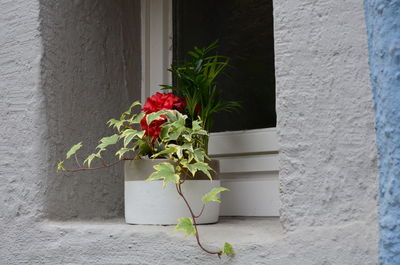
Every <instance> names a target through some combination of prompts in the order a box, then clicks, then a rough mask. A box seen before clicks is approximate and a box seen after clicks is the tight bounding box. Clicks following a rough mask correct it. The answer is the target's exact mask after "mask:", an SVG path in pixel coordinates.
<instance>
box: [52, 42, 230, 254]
mask: <svg viewBox="0 0 400 265" xmlns="http://www.w3.org/2000/svg"><path fill="white" fill-rule="evenodd" d="M215 45H216V43H213V44H212V45H210V46H208V47H206V48H203V49H199V48H195V49H194V51H191V52H190V53H189V54H190V55H191V57H192V60H191V61H190V62H188V63H185V64H182V65H180V66H172V67H171V69H170V71H171V72H172V73H173V75H174V77H175V79H176V80H177V82H176V86H163V88H164V89H171V90H173V91H175V92H176V94H177V95H175V94H173V93H172V92H169V93H165V94H164V93H156V94H155V95H153V96H152V97H149V98H148V99H147V101H146V103H145V104H144V106H143V107H142V108H141V111H135V109H136V108H139V106H140V105H141V104H140V103H139V102H134V103H133V104H132V105H131V106H130V107H129V109H128V110H127V111H125V112H124V113H122V115H121V116H120V118H119V119H111V120H109V121H108V125H109V126H110V127H113V128H114V129H115V130H116V133H115V134H113V135H111V136H108V137H104V138H102V139H101V140H100V143H99V145H98V146H97V147H96V152H94V153H93V154H90V155H89V156H88V157H87V158H86V159H85V160H84V161H83V163H80V162H79V160H78V157H77V155H76V154H77V151H78V150H79V149H81V147H82V143H78V144H76V145H74V146H73V147H72V148H71V149H70V150H69V151H68V152H67V154H66V159H70V158H72V157H73V158H75V162H76V164H77V166H78V167H77V168H75V169H69V168H67V167H65V166H64V161H60V162H59V164H58V170H62V171H67V172H76V171H84V170H97V169H101V168H107V167H111V166H114V165H116V164H117V163H120V162H122V161H124V163H125V165H124V171H125V218H126V221H127V223H132V224H176V227H175V230H181V231H184V232H185V235H194V236H195V237H196V240H197V243H198V245H199V247H200V248H201V249H202V250H204V251H206V252H207V253H209V254H216V255H218V256H220V255H222V254H227V255H229V254H233V249H232V246H231V245H230V244H229V243H225V245H224V247H223V248H222V249H220V250H217V251H210V250H208V249H206V248H204V247H203V246H202V244H201V242H200V238H199V232H198V228H197V225H198V224H204V223H215V222H217V221H218V216H219V204H218V203H219V202H220V198H219V194H220V193H221V192H222V191H226V190H227V189H226V188H223V187H220V182H219V180H218V179H217V173H218V170H219V163H218V161H213V160H211V159H210V158H209V157H208V154H207V150H208V132H209V129H210V128H211V124H212V114H213V113H215V112H217V111H220V110H229V109H232V108H234V107H236V106H238V104H237V103H236V102H223V101H221V99H220V98H219V91H218V90H217V87H216V83H215V78H216V77H217V76H218V75H219V74H220V73H221V72H222V70H223V69H224V68H225V67H226V65H227V64H228V59H227V58H226V57H221V56H217V55H215V56H209V55H208V53H209V52H210V51H211V50H212V49H214V48H215ZM116 144H120V145H121V146H120V149H119V150H118V151H117V152H116V154H115V155H116V156H117V157H118V159H117V160H116V162H113V163H106V162H104V161H103V159H102V154H103V152H105V151H106V150H107V148H108V147H109V146H111V145H116ZM94 160H99V161H101V163H102V165H100V166H95V167H93V166H92V163H93V161H94ZM178 198H181V200H178Z"/></svg>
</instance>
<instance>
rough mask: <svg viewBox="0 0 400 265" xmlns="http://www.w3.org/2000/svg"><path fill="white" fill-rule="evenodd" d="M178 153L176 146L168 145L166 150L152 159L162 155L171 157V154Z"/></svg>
mask: <svg viewBox="0 0 400 265" xmlns="http://www.w3.org/2000/svg"><path fill="white" fill-rule="evenodd" d="M177 151H178V149H177V148H176V145H168V146H166V147H165V149H164V150H162V151H160V152H158V153H156V154H154V155H153V156H152V157H151V158H156V157H159V156H161V155H170V154H173V153H176V152H177Z"/></svg>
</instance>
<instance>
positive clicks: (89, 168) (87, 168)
mask: <svg viewBox="0 0 400 265" xmlns="http://www.w3.org/2000/svg"><path fill="white" fill-rule="evenodd" d="M126 160H134V159H131V158H122V159H121V160H118V161H116V162H114V163H111V164H104V165H103V166H100V167H80V168H76V169H65V171H66V172H78V171H87V170H97V169H103V168H108V167H112V166H115V165H116V164H118V163H121V162H122V161H126Z"/></svg>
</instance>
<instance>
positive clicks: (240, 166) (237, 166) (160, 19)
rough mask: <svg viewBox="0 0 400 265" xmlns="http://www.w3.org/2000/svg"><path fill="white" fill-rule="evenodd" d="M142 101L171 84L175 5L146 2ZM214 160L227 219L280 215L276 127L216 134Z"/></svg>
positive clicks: (211, 148) (213, 135) (212, 137)
mask: <svg viewBox="0 0 400 265" xmlns="http://www.w3.org/2000/svg"><path fill="white" fill-rule="evenodd" d="M141 22H142V25H141V29H142V31H141V38H142V39H141V44H142V57H141V59H142V82H141V84H142V87H141V95H142V97H141V99H142V102H144V101H145V99H146V98H147V97H149V96H150V95H152V94H154V93H156V92H159V91H160V84H171V82H172V81H171V80H172V78H171V75H170V73H169V72H168V71H167V68H168V67H169V66H170V65H171V63H172V36H173V32H172V31H173V27H172V0H142V1H141ZM209 153H210V156H211V157H213V158H215V159H219V160H220V167H221V175H220V177H221V182H222V185H223V186H224V187H227V188H230V189H231V191H230V192H226V193H223V195H222V196H223V197H222V205H221V215H225V216H279V207H280V200H279V180H278V173H279V161H278V153H279V145H278V140H277V133H276V128H265V129H257V130H247V131H233V132H218V133H211V135H210V142H209Z"/></svg>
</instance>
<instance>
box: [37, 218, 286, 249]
mask: <svg viewBox="0 0 400 265" xmlns="http://www.w3.org/2000/svg"><path fill="white" fill-rule="evenodd" d="M41 228H42V229H43V231H47V232H52V233H54V232H58V234H60V235H62V236H66V235H67V234H74V233H79V234H84V235H85V237H87V238H88V237H91V236H92V237H96V236H100V235H101V236H102V237H105V238H107V237H109V238H114V240H117V238H121V237H129V236H134V235H138V236H139V235H140V236H147V237H152V236H154V235H157V236H161V234H162V236H163V237H165V238H170V239H174V240H179V239H182V240H185V241H188V243H191V242H193V243H194V242H195V241H194V239H193V238H192V237H188V238H184V237H183V233H181V232H173V228H174V226H161V225H129V224H126V223H125V221H124V219H121V218H118V219H108V220H79V221H78V220H77V221H45V222H43V223H42V226H41ZM199 233H200V235H201V239H202V241H203V242H204V243H205V244H206V245H207V244H210V245H214V244H215V245H216V246H219V245H220V244H223V243H224V242H230V243H232V244H234V245H238V244H244V245H246V244H264V243H269V242H273V241H275V240H278V239H281V238H282V236H283V235H284V231H283V228H282V226H281V224H280V222H279V218H277V217H221V218H220V222H219V223H217V224H211V225H200V226H199Z"/></svg>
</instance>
